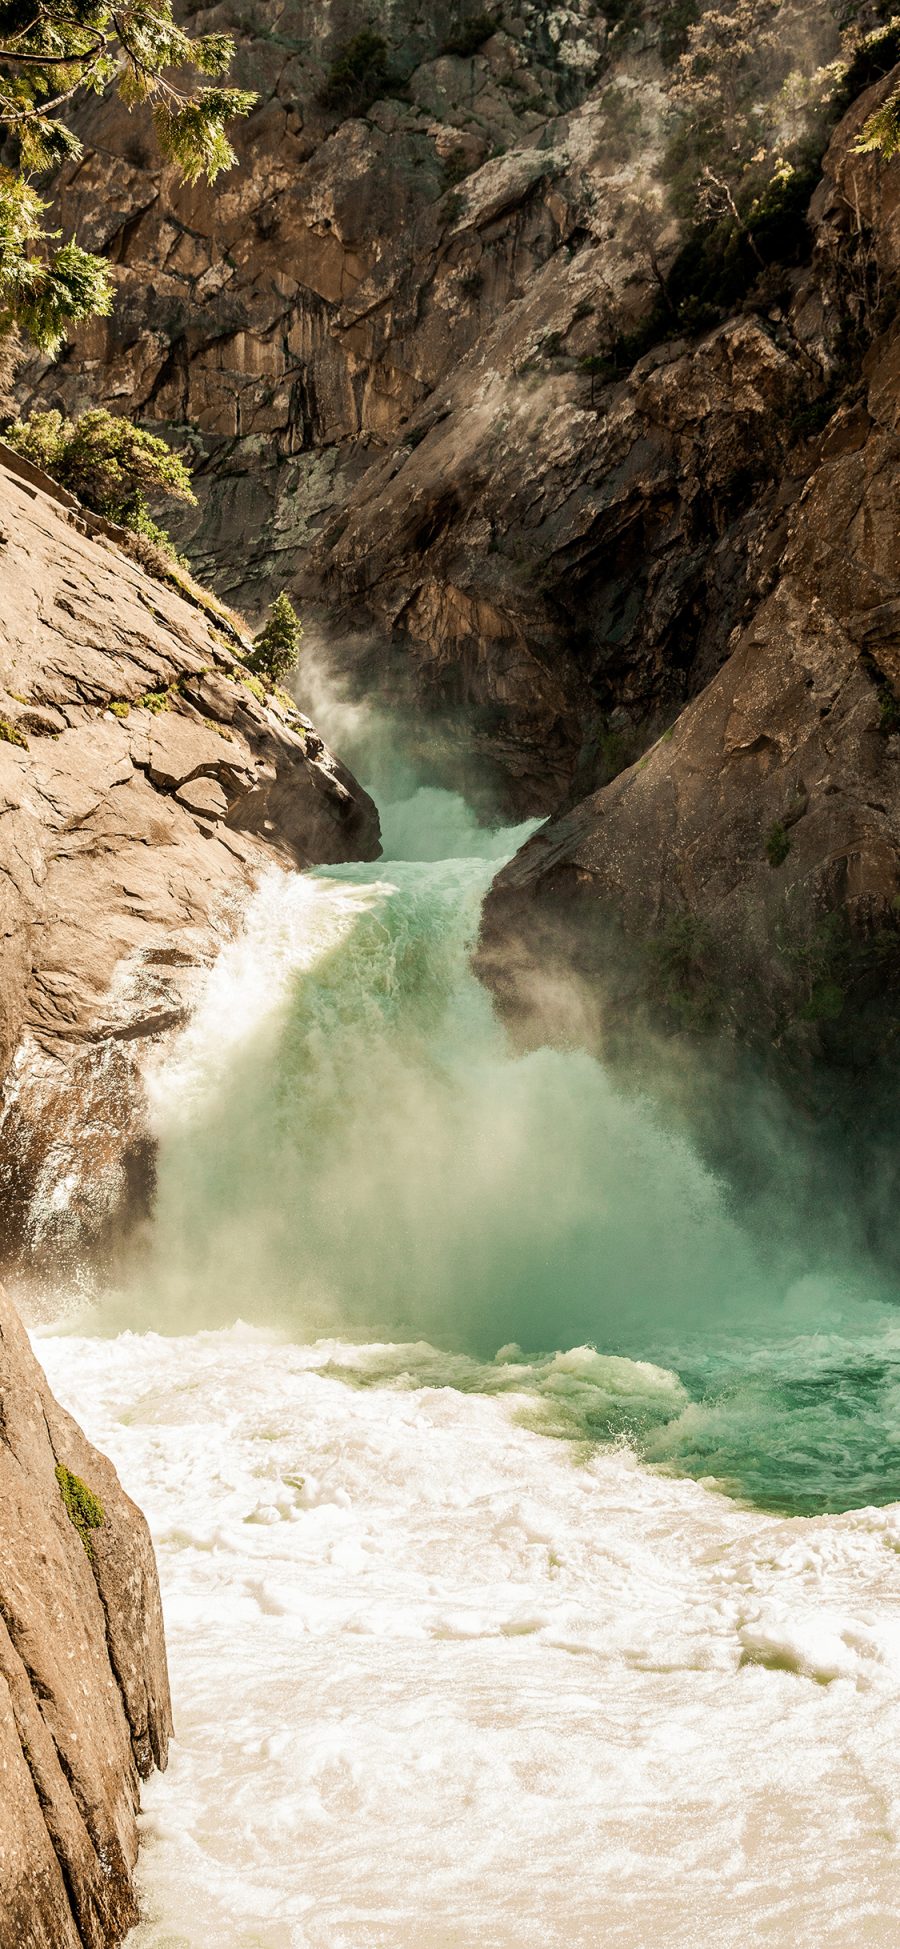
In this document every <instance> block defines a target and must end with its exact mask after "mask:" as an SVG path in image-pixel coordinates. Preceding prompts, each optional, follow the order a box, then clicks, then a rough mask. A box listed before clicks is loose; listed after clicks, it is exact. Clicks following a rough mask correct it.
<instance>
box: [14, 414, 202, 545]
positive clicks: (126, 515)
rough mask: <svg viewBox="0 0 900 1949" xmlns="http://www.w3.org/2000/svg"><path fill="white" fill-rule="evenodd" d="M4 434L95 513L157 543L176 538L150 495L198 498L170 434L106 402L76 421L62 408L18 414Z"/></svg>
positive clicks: (177, 499)
mask: <svg viewBox="0 0 900 1949" xmlns="http://www.w3.org/2000/svg"><path fill="white" fill-rule="evenodd" d="M3 437H4V439H5V440H6V442H7V444H8V445H9V446H11V447H14V448H15V450H16V452H17V453H21V454H23V455H24V457H25V459H26V460H31V461H33V462H34V465H35V466H36V467H43V469H44V472H45V473H47V474H52V476H53V479H54V480H56V481H58V482H59V484H60V487H67V488H68V489H69V492H70V493H71V494H76V495H77V496H78V499H79V501H81V502H83V504H84V506H85V507H86V508H91V509H92V511H93V513H94V514H102V515H105V517H106V519H107V520H108V521H118V522H120V523H121V524H122V526H123V527H126V528H132V529H134V531H135V533H136V534H139V535H144V536H145V537H146V538H147V540H148V541H151V542H153V543H154V544H155V546H156V547H162V548H163V549H167V550H171V543H170V541H169V538H168V536H167V535H166V533H165V532H164V530H163V529H162V528H159V527H157V524H156V522H155V521H154V520H153V519H152V517H151V515H150V512H149V509H148V506H147V495H148V494H151V495H155V494H165V495H168V496H170V497H171V498H172V499H173V500H176V501H190V502H191V503H194V502H195V496H194V493H193V490H192V488H191V477H190V474H189V473H188V470H187V468H186V466H185V464H184V461H183V460H181V459H180V458H179V456H178V454H177V453H173V452H172V449H171V447H168V446H167V445H166V442H165V440H160V439H159V438H158V437H157V435H156V434H155V433H148V432H147V431H146V428H145V427H142V426H134V425H133V424H132V422H131V420H126V419H120V418H117V417H116V416H115V415H114V414H112V413H107V412H106V411H105V410H104V408H103V407H102V406H97V407H94V408H93V410H92V411H91V412H89V413H82V414H81V417H80V419H77V420H68V419H65V418H64V417H63V415H62V413H57V412H49V413H32V414H31V416H30V418H28V419H27V420H16V421H15V422H14V424H13V425H12V426H10V427H8V428H7V429H6V432H5V433H4V436H3Z"/></svg>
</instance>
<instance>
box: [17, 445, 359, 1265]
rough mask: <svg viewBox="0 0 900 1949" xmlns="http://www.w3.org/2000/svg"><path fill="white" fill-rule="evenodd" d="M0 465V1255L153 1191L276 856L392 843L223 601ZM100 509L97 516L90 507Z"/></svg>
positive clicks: (85, 1244)
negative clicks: (261, 689) (207, 985)
mask: <svg viewBox="0 0 900 1949" xmlns="http://www.w3.org/2000/svg"><path fill="white" fill-rule="evenodd" d="M14 465H15V457H14V456H10V459H9V463H8V466H3V465H0V589H2V597H3V600H2V604H0V863H2V866H3V874H2V881H0V889H2V890H0V899H2V931H0V1070H2V1074H3V1076H4V1078H5V1083H4V1091H3V1107H2V1119H0V1208H2V1211H3V1237H2V1241H0V1244H2V1253H3V1257H4V1259H5V1261H6V1262H7V1263H9V1262H10V1261H12V1260H15V1259H16V1258H17V1257H18V1256H19V1255H21V1254H25V1255H26V1256H27V1257H28V1259H29V1261H30V1262H31V1263H32V1264H33V1265H36V1266H39V1265H44V1266H45V1267H46V1266H47V1265H49V1264H50V1262H51V1261H54V1260H55V1261H57V1262H58V1264H59V1267H60V1270H61V1271H63V1270H64V1269H65V1266H66V1264H67V1263H68V1262H69V1261H70V1259H71V1258H72V1257H73V1256H77V1255H79V1254H80V1253H82V1252H83V1251H84V1250H86V1249H88V1248H90V1247H91V1246H92V1245H99V1244H100V1243H101V1242H102V1241H103V1239H104V1237H105V1235H106V1232H107V1230H108V1228H109V1227H110V1226H111V1225H117V1224H119V1223H121V1222H125V1221H127V1219H128V1217H129V1214H130V1213H131V1212H132V1211H133V1209H134V1207H135V1205H136V1204H137V1205H139V1204H140V1203H141V1202H142V1201H143V1200H144V1199H145V1198H146V1192H147V1184H148V1172H149V1170H150V1146H149V1139H148V1136H147V1130H146V1118H145V1104H144V1094H143V1082H142V1075H143V1069H144V1065H145V1062H146V1059H147V1057H148V1055H149V1054H151V1053H153V1052H154V1051H155V1050H156V1049H157V1048H158V1047H159V1045H160V1042H161V1039H162V1038H164V1037H165V1036H166V1035H167V1034H169V1033H171V1032H172V1030H173V1029H175V1028H176V1027H177V1026H178V1025H179V1024H180V1023H181V1022H182V1021H183V1020H184V1019H185V1015H186V1013H187V1011H188V1009H189V1007H190V1005H191V1000H192V997H193V994H194V993H195V990H196V984H197V981H198V979H199V978H200V976H201V975H202V972H203V970H204V969H205V968H206V967H207V966H208V965H209V963H210V961H211V960H212V959H213V957H214V955H215V953H216V951H217V949H218V947H219V946H220V945H221V943H222V941H223V940H225V939H226V938H227V937H228V935H229V932H230V931H232V930H233V929H234V927H235V926H236V925H237V923H238V921H239V918H240V914H241V911H242V908H243V905H244V903H245V902H246V899H247V897H248V893H249V891H250V889H251V888H252V887H253V885H254V884H255V883H256V881H257V880H258V879H259V877H260V875H261V874H262V873H264V872H266V871H277V870H279V868H281V869H283V870H290V869H293V868H295V867H298V866H299V867H302V866H308V865H311V864H318V863H322V862H325V861H337V860H346V859H357V858H368V859H371V858H374V857H376V856H377V853H378V850H379V841H378V819H377V814H376V812H375V808H374V806H373V805H372V803H371V801H370V800H369V799H368V798H367V797H366V794H365V793H364V792H363V791H362V790H361V788H360V787H359V786H358V785H357V783H356V781H355V779H353V778H352V776H351V775H350V774H349V773H348V772H347V771H346V770H345V769H344V767H343V766H342V765H341V764H340V763H339V762H338V761H337V760H336V759H335V758H334V757H333V756H332V754H331V753H330V752H329V751H328V750H327V748H326V747H325V746H324V744H323V742H322V740H321V739H320V738H319V737H318V736H317V734H316V733H315V732H314V731H313V729H312V727H311V725H310V724H309V722H308V720H307V719H304V718H303V717H302V715H301V713H299V712H298V711H296V710H293V709H291V708H289V707H288V705H287V703H286V702H279V701H278V700H277V699H275V698H272V697H270V698H269V699H268V700H267V701H265V702H260V700H259V698H258V697H257V696H256V695H255V694H254V693H253V691H252V690H251V689H250V688H249V687H248V685H247V683H246V682H245V681H243V679H242V677H241V667H242V666H241V664H240V661H239V659H238V658H237V657H236V656H235V654H234V652H233V651H232V650H231V649H230V648H229V646H228V640H227V637H226V634H225V631H226V630H227V629H229V628H230V627H231V625H230V624H229V623H228V621H227V618H225V617H224V616H218V615H217V614H216V613H215V611H213V612H211V613H206V612H205V611H204V610H203V609H202V608H199V607H197V606H195V605H194V604H192V603H189V602H188V601H187V600H186V599H185V598H184V597H183V596H182V595H180V594H179V593H178V592H177V591H174V590H172V589H170V588H168V587H167V586H166V585H165V584H163V583H161V582H160V581H158V580H155V579H153V578H152V577H151V576H149V575H148V574H146V573H144V571H143V570H142V569H141V568H140V567H138V566H137V564H136V563H135V562H133V561H131V560H129V558H128V557H127V556H126V555H125V554H124V553H123V552H122V550H121V549H120V548H119V547H118V546H117V545H116V543H115V542H114V541H110V540H108V539H104V538H103V536H102V535H98V534H95V533H91V532H88V529H89V528H90V526H91V523H90V521H89V518H87V517H85V516H84V515H83V513H82V512H81V511H80V510H79V509H77V508H74V507H72V506H66V505H65V498H66V497H63V498H60V497H58V496H55V495H54V494H53V492H52V488H51V487H50V486H49V484H46V483H45V484H44V486H41V485H39V484H35V482H34V480H33V479H29V478H28V477H27V475H26V474H24V473H19V472H14V471H12V469H13V467H14ZM93 525H95V526H96V524H93Z"/></svg>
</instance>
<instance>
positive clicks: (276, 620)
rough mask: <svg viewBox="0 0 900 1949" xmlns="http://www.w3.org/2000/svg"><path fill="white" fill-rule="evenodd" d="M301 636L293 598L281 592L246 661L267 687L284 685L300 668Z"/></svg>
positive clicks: (301, 630)
mask: <svg viewBox="0 0 900 1949" xmlns="http://www.w3.org/2000/svg"><path fill="white" fill-rule="evenodd" d="M302 635H303V628H302V625H301V622H300V618H299V616H298V615H297V612H296V610H295V608H294V605H293V603H292V602H291V599H290V597H289V596H287V595H285V592H284V590H283V589H282V591H281V594H280V595H279V596H276V597H275V601H274V602H273V604H272V607H271V609H270V610H269V619H268V622H267V623H266V625H265V628H264V629H261V630H260V632H259V635H258V636H257V637H256V640H255V642H254V645H253V649H252V651H251V654H250V655H249V656H248V658H247V668H248V670H252V671H253V673H254V675H255V676H257V677H262V679H263V681H264V682H265V683H268V684H280V683H283V682H284V679H285V677H287V676H289V675H290V672H291V671H292V670H296V668H297V658H298V656H299V654H300V639H301V637H302Z"/></svg>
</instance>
